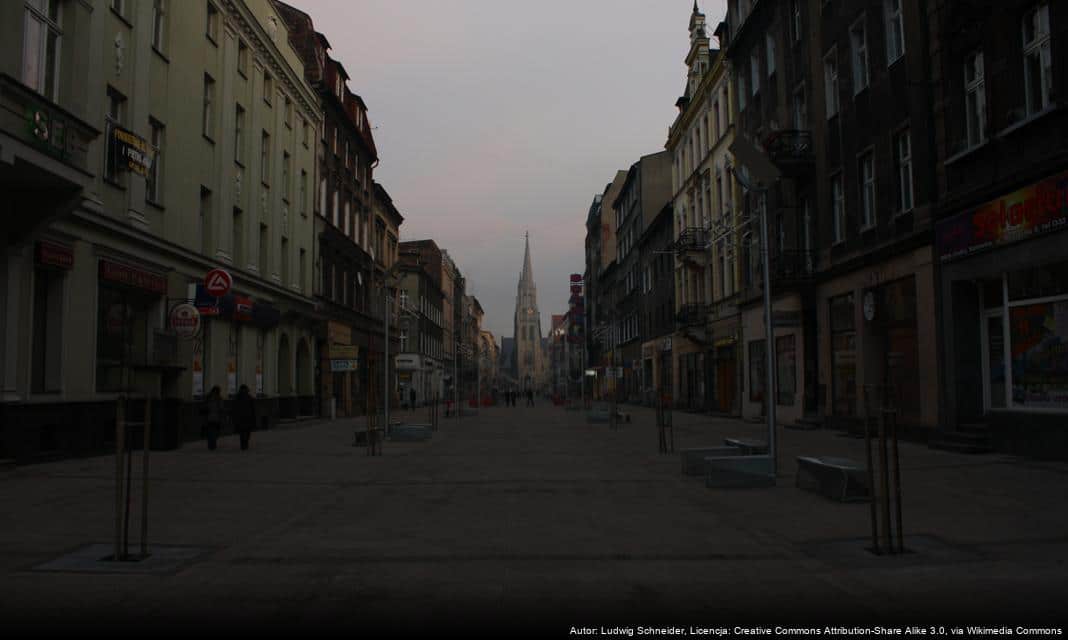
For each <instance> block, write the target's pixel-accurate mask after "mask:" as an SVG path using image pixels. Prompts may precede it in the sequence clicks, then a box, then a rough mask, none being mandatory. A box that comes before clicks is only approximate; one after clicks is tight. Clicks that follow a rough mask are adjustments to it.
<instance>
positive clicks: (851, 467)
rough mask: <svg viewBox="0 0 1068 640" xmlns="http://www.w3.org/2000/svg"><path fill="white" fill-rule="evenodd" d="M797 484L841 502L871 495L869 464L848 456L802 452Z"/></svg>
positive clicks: (858, 499)
mask: <svg viewBox="0 0 1068 640" xmlns="http://www.w3.org/2000/svg"><path fill="white" fill-rule="evenodd" d="M795 484H796V486H797V487H799V488H801V489H807V490H810V491H815V492H817V493H820V494H822V495H824V496H826V497H828V498H830V499H832V500H838V501H840V502H857V501H866V500H869V499H870V498H871V489H870V487H869V486H868V469H867V467H865V466H864V465H862V464H860V463H859V462H856V461H854V460H850V459H848V458H832V457H822V458H815V457H809V456H798V458H797V476H796V478H795Z"/></svg>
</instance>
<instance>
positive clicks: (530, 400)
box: [527, 389, 534, 407]
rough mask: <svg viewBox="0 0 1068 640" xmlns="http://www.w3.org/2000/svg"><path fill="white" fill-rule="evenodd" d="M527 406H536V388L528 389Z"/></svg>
mask: <svg viewBox="0 0 1068 640" xmlns="http://www.w3.org/2000/svg"><path fill="white" fill-rule="evenodd" d="M527 406H528V407H533V406H534V390H533V389H527Z"/></svg>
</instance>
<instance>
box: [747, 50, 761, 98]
mask: <svg viewBox="0 0 1068 640" xmlns="http://www.w3.org/2000/svg"><path fill="white" fill-rule="evenodd" d="M749 84H750V85H751V86H750V87H749V90H750V91H751V92H752V93H753V95H754V96H755V95H756V94H758V93H760V54H758V53H757V52H756V51H753V52H752V53H750V54H749Z"/></svg>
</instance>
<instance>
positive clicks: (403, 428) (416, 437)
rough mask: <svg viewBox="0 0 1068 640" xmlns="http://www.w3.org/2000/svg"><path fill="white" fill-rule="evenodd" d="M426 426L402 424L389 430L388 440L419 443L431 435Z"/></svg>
mask: <svg viewBox="0 0 1068 640" xmlns="http://www.w3.org/2000/svg"><path fill="white" fill-rule="evenodd" d="M433 433H434V432H433V430H431V428H430V425H428V424H402V425H397V426H394V427H392V428H390V430H389V439H390V441H392V442H421V441H423V440H429V439H430V437H431V435H433Z"/></svg>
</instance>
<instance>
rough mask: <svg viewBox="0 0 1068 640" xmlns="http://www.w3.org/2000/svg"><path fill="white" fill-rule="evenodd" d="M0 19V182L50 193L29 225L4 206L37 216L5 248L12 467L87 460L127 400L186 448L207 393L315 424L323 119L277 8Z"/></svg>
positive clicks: (37, 10) (113, 7) (259, 2)
mask: <svg viewBox="0 0 1068 640" xmlns="http://www.w3.org/2000/svg"><path fill="white" fill-rule="evenodd" d="M172 10H173V11H174V13H173V14H172V13H171V11H172ZM0 12H2V14H3V19H2V23H3V24H4V25H5V26H4V29H5V30H6V31H5V34H6V35H7V37H5V38H3V43H4V44H3V45H2V46H3V47H4V55H2V56H0V60H2V61H3V62H0V64H3V65H4V76H3V79H2V82H3V96H4V97H3V99H4V100H5V101H15V102H18V103H19V106H20V108H19V109H18V111H17V112H20V113H30V114H33V116H32V122H31V121H25V122H16V121H13V120H8V121H5V122H4V123H3V125H2V127H3V130H4V134H3V136H4V137H3V141H4V142H3V157H4V162H3V163H0V166H2V167H3V169H0V172H3V173H4V174H6V175H9V176H13V175H16V174H17V175H18V176H19V178H18V179H19V181H20V182H22V181H23V180H24V178H22V176H25V177H26V178H28V179H31V180H36V181H37V182H38V183H39V184H40V185H42V186H47V185H49V184H50V183H51V182H53V181H58V182H56V184H57V186H58V185H62V188H57V189H56V190H55V193H56V196H55V198H56V200H55V201H51V202H49V203H48V205H47V207H46V208H45V209H44V210H45V211H46V212H47V213H45V214H43V215H41V216H40V218H38V214H37V213H33V214H31V213H30V212H29V210H28V209H23V210H20V211H17V212H15V216H14V217H19V218H23V217H25V218H31V219H38V220H39V222H35V223H34V224H33V225H27V226H25V227H21V226H20V227H19V228H16V229H14V230H13V232H9V237H8V241H7V245H6V248H7V251H8V253H7V260H6V263H5V284H4V286H3V287H0V288H2V289H3V290H4V294H3V296H4V305H5V313H4V314H3V317H4V322H5V327H4V329H5V338H6V339H5V343H4V367H3V377H4V379H3V386H4V405H3V413H4V423H5V425H7V426H6V427H5V432H4V433H5V449H6V450H7V451H6V455H8V456H10V457H24V456H27V455H32V454H33V453H35V452H39V451H85V450H100V449H101V448H102V447H104V446H105V443H106V442H108V441H109V440H110V439H111V438H112V437H113V434H114V427H113V422H112V421H113V417H114V411H115V401H116V399H117V398H119V397H121V396H129V397H131V398H134V399H142V398H153V399H155V400H156V401H157V402H156V403H155V406H156V407H157V408H159V411H158V413H157V414H156V415H155V423H156V429H154V431H153V433H154V438H155V439H156V440H157V442H156V444H167V445H174V444H176V443H177V442H178V441H180V439H182V438H184V437H186V436H192V437H196V434H197V433H198V431H199V419H198V418H197V408H196V406H195V404H196V402H197V401H198V400H199V399H200V398H201V397H203V396H204V394H206V393H207V392H208V391H209V390H210V389H212V388H213V387H216V386H218V387H219V388H220V390H221V392H222V394H223V396H224V397H226V396H228V395H231V394H234V393H236V392H237V391H238V389H239V387H241V386H248V387H249V389H250V391H251V393H252V394H253V395H254V396H256V398H257V401H258V403H259V404H260V409H261V411H260V414H261V417H263V418H264V419H265V420H267V421H269V420H271V419H273V417H275V416H279V415H281V416H287V415H288V416H296V415H297V414H299V413H309V412H312V411H314V409H315V407H314V404H315V403H314V396H315V383H314V374H315V364H314V360H315V356H314V351H315V343H314V332H315V326H314V320H313V318H314V315H313V314H314V302H313V300H312V297H311V296H312V251H313V246H314V235H313V234H314V227H313V223H312V194H311V185H312V184H313V181H314V176H315V132H316V131H318V130H319V126H320V116H319V112H318V109H317V107H316V97H315V94H314V93H313V91H312V89H311V87H309V86H308V84H307V83H306V82H305V80H304V75H303V65H302V63H301V60H300V58H299V56H298V55H297V54H296V52H295V51H294V50H293V48H292V47H291V46H290V44H289V42H288V40H287V37H286V30H285V27H284V23H283V21H282V19H281V17H280V16H279V15H278V13H277V11H276V9H275V7H274V6H273V5H272V4H271V3H270V2H269V1H268V0H247V1H240V2H234V1H227V2H215V1H214V0H205V1H204V2H190V3H188V4H185V3H183V4H181V5H178V4H177V3H170V2H168V3H164V2H155V3H150V2H104V1H103V0H101V1H98V2H90V3H86V2H48V1H42V2H18V3H4V4H3V7H2V8H0ZM179 12H180V13H179ZM61 105H62V106H61ZM193 105H195V106H193ZM5 113H10V112H8V111H5ZM5 117H6V116H5ZM28 117H29V116H28ZM27 132H31V135H30V137H27V135H26V133H27ZM34 154H37V155H34ZM12 156H14V162H13V163H12V161H11V158H12ZM38 156H39V157H38ZM46 158H47V161H46ZM12 171H14V172H15V174H11V172H12ZM34 176H38V177H36V178H35V177H34ZM61 194H62V197H60V196H61ZM51 197H52V196H50V198H51ZM26 204H28V202H25V201H23V202H21V203H20V201H19V200H17V199H16V200H15V203H14V206H17V207H20V208H21V207H23V206H25V205H26ZM33 208H34V210H37V209H38V207H37V206H34V207H33ZM8 219H10V217H9V218H8ZM214 268H222V269H225V270H226V271H228V272H229V273H230V274H231V275H232V278H233V286H232V288H231V290H230V292H229V293H227V294H226V295H224V296H212V295H210V294H208V293H207V291H206V290H205V286H204V280H205V275H206V274H207V273H208V272H209V271H210V270H212V269H214ZM183 302H184V303H190V304H194V305H196V306H197V307H198V308H199V309H200V318H201V327H200V330H199V332H197V333H196V335H195V336H189V337H188V338H186V337H185V336H184V334H183V335H179V333H178V332H176V330H175V326H176V325H175V324H173V323H172V322H170V320H169V316H170V312H171V311H172V310H173V308H174V306H175V305H176V304H178V303H183ZM138 410H139V409H138V408H136V407H133V408H132V409H131V411H133V412H136V411H138Z"/></svg>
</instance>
